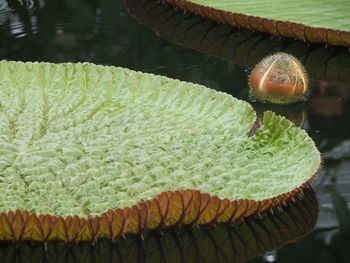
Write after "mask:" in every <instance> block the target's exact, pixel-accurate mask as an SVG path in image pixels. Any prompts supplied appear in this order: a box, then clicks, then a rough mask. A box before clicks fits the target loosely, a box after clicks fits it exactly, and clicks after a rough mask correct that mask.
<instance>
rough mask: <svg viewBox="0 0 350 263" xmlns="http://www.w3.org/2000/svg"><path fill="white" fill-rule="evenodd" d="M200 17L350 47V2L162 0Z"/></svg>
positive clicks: (278, 34) (311, 0)
mask: <svg viewBox="0 0 350 263" xmlns="http://www.w3.org/2000/svg"><path fill="white" fill-rule="evenodd" d="M165 2H168V3H170V4H172V5H175V6H177V7H180V8H181V9H184V10H187V11H190V12H193V13H195V14H198V15H200V16H202V17H208V18H210V19H213V20H216V21H219V22H222V23H227V24H230V25H232V26H238V27H243V28H247V29H250V30H254V31H259V32H268V33H271V34H273V35H277V36H283V37H289V38H298V39H302V40H305V41H310V42H324V43H329V44H331V45H340V46H350V18H349V15H348V14H349V13H350V2H349V1H347V0H337V1H326V0H322V1H314V0H306V1H298V0H287V1H278V0H269V1H259V0H249V1H242V0H234V1H231V0H220V1H218V0H191V1H189V0H165Z"/></svg>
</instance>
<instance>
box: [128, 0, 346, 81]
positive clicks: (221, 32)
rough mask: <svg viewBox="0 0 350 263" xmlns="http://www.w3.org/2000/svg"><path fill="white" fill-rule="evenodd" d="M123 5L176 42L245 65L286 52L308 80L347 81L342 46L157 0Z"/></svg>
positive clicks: (146, 24)
mask: <svg viewBox="0 0 350 263" xmlns="http://www.w3.org/2000/svg"><path fill="white" fill-rule="evenodd" d="M124 4H125V7H126V9H127V10H128V12H129V13H130V14H131V15H133V16H134V17H135V18H136V19H137V20H138V21H139V22H140V23H141V24H143V25H145V26H147V27H148V28H150V29H152V30H153V31H155V32H156V33H157V35H158V36H161V37H163V38H165V39H167V40H170V41H173V42H175V43H177V44H179V45H182V46H185V47H188V48H192V49H195V50H198V51H200V52H203V53H206V54H209V55H212V56H216V57H219V58H224V59H226V60H229V61H233V62H234V63H236V64H240V65H243V66H248V67H254V66H255V65H256V64H257V63H258V62H259V61H260V60H262V59H263V58H265V57H267V56H268V55H271V54H273V53H277V52H285V53H288V54H291V55H294V56H295V57H297V58H298V59H299V60H300V61H301V62H302V64H303V65H304V66H305V68H306V71H307V73H308V76H309V77H310V78H311V79H316V80H329V81H330V80H333V81H334V80H336V81H346V80H350V53H349V51H348V50H347V49H345V48H338V49H331V48H328V49H326V48H324V46H323V45H316V44H314V45H311V46H310V44H309V43H304V42H302V41H296V40H291V39H286V38H283V39H277V37H275V38H271V36H270V35H269V34H263V33H258V32H251V31H248V30H238V29H235V28H233V27H232V26H229V25H227V24H218V23H217V22H215V21H212V20H210V19H205V18H201V17H199V16H197V15H194V14H191V13H184V12H183V11H182V10H175V9H174V8H173V7H172V6H171V5H169V4H166V3H160V2H159V1H157V0H124Z"/></svg>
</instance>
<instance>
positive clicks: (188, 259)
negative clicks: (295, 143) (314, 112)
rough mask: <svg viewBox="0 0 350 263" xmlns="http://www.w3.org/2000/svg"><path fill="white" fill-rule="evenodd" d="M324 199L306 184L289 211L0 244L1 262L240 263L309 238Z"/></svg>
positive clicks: (289, 207) (287, 209) (289, 206)
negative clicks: (91, 237)
mask: <svg viewBox="0 0 350 263" xmlns="http://www.w3.org/2000/svg"><path fill="white" fill-rule="evenodd" d="M317 217H318V203H317V199H316V195H315V192H314V191H313V190H312V189H306V191H305V195H304V197H303V198H302V199H298V200H296V202H294V203H290V204H289V205H287V206H286V207H285V208H284V209H283V212H281V211H275V214H274V215H272V214H270V213H269V214H266V215H265V216H263V217H261V218H259V217H257V218H254V219H251V220H247V221H245V222H242V221H240V222H236V223H235V224H233V225H229V224H220V225H217V226H215V227H192V226H187V227H182V228H168V229H164V231H162V233H159V232H154V231H149V232H146V233H145V234H144V238H143V239H142V240H141V239H140V238H139V237H138V236H127V237H126V238H123V239H119V240H118V241H117V242H115V243H113V242H111V241H110V240H105V239H101V240H99V242H98V243H97V244H95V245H94V246H92V245H91V243H89V242H81V243H79V244H73V245H71V246H67V245H66V244H64V243H63V242H52V243H49V244H48V245H47V247H46V249H45V247H44V246H43V245H42V244H41V243H33V242H24V243H22V244H21V245H20V246H19V247H16V245H14V244H11V243H6V244H0V258H1V263H13V262H21V263H33V262H35V263H66V262H70V263H73V262H74V263H75V262H76V263H78V262H81V263H111V262H113V263H122V262H133V263H138V262H140V263H141V262H142V263H144V262H168V263H178V262H183V263H193V262H198V263H208V262H216V263H227V262H232V263H239V262H246V260H248V259H250V258H252V257H254V256H257V255H260V254H263V253H265V252H267V251H271V250H274V249H277V248H280V247H281V246H283V245H285V244H287V243H289V242H293V241H295V239H297V238H301V237H304V236H305V235H307V234H308V233H309V232H310V230H311V229H312V228H313V227H314V226H315V223H316V221H317Z"/></svg>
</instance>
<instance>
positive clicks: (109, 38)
mask: <svg viewBox="0 0 350 263" xmlns="http://www.w3.org/2000/svg"><path fill="white" fill-rule="evenodd" d="M277 51H285V52H288V53H291V54H294V55H295V56H297V57H298V58H300V60H301V61H302V62H303V63H304V65H305V66H306V69H307V71H308V73H309V76H310V79H311V88H312V90H311V93H310V94H309V98H308V100H307V101H305V102H303V103H299V104H297V105H292V106H289V107H276V106H271V105H263V104H259V103H255V102H252V101H251V100H250V99H249V97H248V87H247V84H246V82H247V81H246V80H247V75H248V73H249V70H250V69H251V67H252V66H254V64H255V63H256V62H257V61H259V60H260V59H261V58H262V57H264V56H266V55H267V54H270V53H272V52H277ZM0 59H7V60H21V61H49V62H78V61H80V62H81V61H87V62H93V63H97V64H104V65H115V66H121V67H127V68H130V69H134V70H139V71H143V72H150V73H155V74H161V75H165V76H168V77H172V78H178V79H181V80H185V81H191V82H195V83H200V84H204V85H206V86H208V87H211V88H214V89H216V90H220V91H225V92H227V93H230V94H232V95H233V96H235V97H238V98H240V99H244V100H247V101H249V102H251V103H253V105H254V107H255V109H256V110H257V111H258V113H259V112H262V111H264V110H267V109H272V110H273V111H276V112H278V113H279V114H282V115H285V116H286V117H288V118H289V119H291V120H292V121H294V122H295V123H297V125H299V126H301V127H303V128H304V129H305V130H306V131H307V132H308V133H309V135H310V136H311V137H312V138H313V139H314V141H315V142H316V144H317V146H318V148H319V150H320V151H321V152H322V156H323V166H322V168H321V169H320V171H319V173H318V177H317V179H316V180H315V181H314V182H313V186H314V189H315V191H316V194H317V199H318V201H319V204H318V205H319V216H318V219H317V223H316V226H315V228H312V227H313V220H316V216H317V209H316V210H315V207H317V205H316V203H315V197H314V195H313V193H312V191H311V192H310V193H309V194H307V196H308V198H309V199H308V200H306V201H305V200H304V201H300V203H298V204H296V205H295V206H292V207H290V208H288V209H289V210H288V211H290V212H289V216H288V215H286V213H282V214H280V215H276V218H263V219H256V220H255V221H252V222H249V223H247V224H243V225H242V224H241V225H240V224H238V225H236V226H234V227H228V226H220V227H217V228H215V229H211V228H209V229H197V228H195V229H193V228H190V229H187V230H186V229H183V230H181V231H180V232H177V231H175V232H174V231H172V230H167V231H165V232H164V233H163V234H162V235H160V234H150V235H149V236H146V239H145V241H140V240H139V239H138V238H137V237H130V238H128V239H126V240H123V241H120V242H119V243H118V244H116V245H115V244H111V243H110V242H108V241H101V242H100V243H99V244H98V245H97V246H96V247H91V245H89V244H85V245H80V246H73V247H70V248H67V247H66V246H65V245H63V244H54V245H52V246H49V248H48V253H45V251H44V249H43V247H42V246H37V245H34V244H25V245H23V246H21V247H20V248H16V247H15V246H13V245H3V246H1V247H0V262H36V261H38V262H41V261H42V262H240V261H245V260H248V259H249V258H252V257H254V256H256V255H259V254H262V256H257V257H255V258H253V259H251V260H250V261H249V262H329V263H333V262H350V252H349V251H350V250H349V240H350V207H349V204H350V171H349V170H350V53H349V51H348V50H347V49H336V48H333V47H327V48H326V47H325V46H324V45H308V44H306V43H303V42H299V41H293V40H286V39H277V38H271V37H270V36H266V35H263V34H252V33H250V32H246V31H241V30H238V29H234V28H230V27H227V26H224V25H218V24H216V23H213V22H211V21H208V20H203V19H201V18H199V17H196V16H192V15H190V14H183V13H182V12H179V11H175V10H173V9H172V8H170V7H168V6H165V5H158V4H157V2H156V1H154V0H125V1H124V2H122V1H118V0H100V1H97V0H96V1H93V0H90V1H88V0H86V1H83V0H74V1H73V0H60V1H58V0H56V1H55V0H50V1H45V0H33V1H29V0H17V1H6V0H0ZM298 211H299V212H298ZM298 213H300V214H298ZM259 220H260V221H259ZM271 225H273V226H274V227H272V228H271ZM271 229H274V231H275V232H273V231H272V230H271ZM276 229H277V232H276ZM287 230H288V231H287ZM308 232H310V233H309V234H308V235H307V236H306V237H304V238H302V239H299V237H300V236H303V235H306V234H307V233H308ZM287 241H288V243H289V244H288V245H284V246H283V247H282V248H280V249H276V248H278V247H281V246H282V245H283V244H284V243H285V242H287ZM268 251H269V252H268Z"/></svg>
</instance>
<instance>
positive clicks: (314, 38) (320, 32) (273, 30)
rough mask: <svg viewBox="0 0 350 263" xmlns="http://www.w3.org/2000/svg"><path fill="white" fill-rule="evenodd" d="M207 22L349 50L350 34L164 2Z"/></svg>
mask: <svg viewBox="0 0 350 263" xmlns="http://www.w3.org/2000/svg"><path fill="white" fill-rule="evenodd" d="M162 1H163V2H166V3H168V4H170V5H172V6H175V7H178V8H180V9H182V10H184V11H188V12H191V13H194V14H196V15H199V16H201V17H204V18H209V19H211V20H215V21H217V22H220V23H225V24H229V25H231V26H234V27H239V28H245V29H248V30H251V31H258V32H264V33H269V34H272V35H275V36H279V37H287V38H294V39H300V40H303V41H308V42H312V43H326V44H330V45H333V46H344V47H350V32H348V31H343V30H336V29H331V28H322V27H312V26H308V25H305V24H301V23H296V22H288V21H283V20H274V19H270V18H264V17H258V16H251V15H245V14H242V13H235V12H230V11H225V10H221V9H217V8H214V7H210V6H205V5H200V4H197V3H194V2H191V1H188V0H162Z"/></svg>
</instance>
